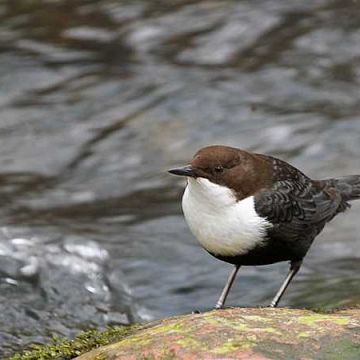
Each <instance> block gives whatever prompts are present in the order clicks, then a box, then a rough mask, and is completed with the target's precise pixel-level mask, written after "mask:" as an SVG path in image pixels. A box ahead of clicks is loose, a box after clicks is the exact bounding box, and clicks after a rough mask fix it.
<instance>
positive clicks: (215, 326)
mask: <svg viewBox="0 0 360 360" xmlns="http://www.w3.org/2000/svg"><path fill="white" fill-rule="evenodd" d="M359 334H360V310H359V309H352V310H343V311H339V312H336V313H331V314H328V313H327V314H324V313H317V312H313V311H309V310H295V309H294V310H293V309H287V308H282V309H270V308H257V309H254V308H237V309H227V310H221V311H211V312H207V313H203V314H196V315H185V316H178V317H172V318H168V319H165V320H162V321H161V322H157V323H154V324H150V325H149V326H146V327H144V328H142V329H140V330H138V331H136V332H134V333H132V334H130V335H129V336H127V337H125V338H123V339H121V340H120V341H119V342H117V343H114V344H112V345H108V346H105V347H101V348H99V349H96V350H93V351H91V352H89V353H86V354H83V355H81V356H79V357H77V359H78V360H95V359H103V360H106V359H112V360H115V359H134V360H135V359H145V358H146V359H173V358H174V359H188V360H189V359H205V358H206V359H225V358H226V359H253V360H266V359H279V360H280V359H314V358H316V359H320V358H321V359H340V358H341V359H349V360H350V359H359V358H360V339H359Z"/></svg>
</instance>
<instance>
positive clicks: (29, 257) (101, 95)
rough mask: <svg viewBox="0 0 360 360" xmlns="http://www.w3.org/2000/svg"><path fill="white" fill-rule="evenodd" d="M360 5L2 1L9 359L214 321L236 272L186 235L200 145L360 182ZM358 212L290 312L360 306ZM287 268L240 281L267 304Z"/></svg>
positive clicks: (291, 295) (0, 300)
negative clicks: (34, 349)
mask: <svg viewBox="0 0 360 360" xmlns="http://www.w3.org/2000/svg"><path fill="white" fill-rule="evenodd" d="M359 114H360V2H358V1H351V0H349V1H346V0H341V1H340V0H338V1H330V0H319V1H306V0H305V1H301V2H289V1H285V0H277V1H275V0H272V1H270V0H266V1H265V0H251V1H250V0H248V1H230V0H223V1H212V0H205V1H191V0H176V1H165V0H159V1H144V0H142V1H136V0H134V1H125V0H124V1H115V0H101V1H100V0H98V1H95V0H78V1H73V0H58V1H56V0H33V1H30V0H28V1H24V0H3V1H1V2H0V194H1V200H2V201H1V208H0V215H1V232H0V344H1V346H0V348H1V350H0V356H1V355H2V356H5V355H6V354H10V353H11V352H12V351H15V350H19V349H21V348H23V347H26V346H27V345H28V344H29V343H33V342H37V343H43V342H47V341H49V338H50V337H51V334H57V335H58V336H72V335H73V334H75V333H76V332H78V331H79V330H81V329H88V328H92V327H99V328H101V327H104V326H106V325H107V324H119V323H128V322H131V321H137V320H148V319H155V318H161V317H165V316H169V315H172V314H178V313H188V312H190V311H191V310H193V309H194V308H198V309H200V310H205V309H209V308H210V307H211V306H212V305H213V304H214V303H215V301H216V298H217V296H218V295H219V293H220V291H221V288H222V286H223V284H224V281H225V278H226V276H227V273H228V271H229V270H230V267H229V265H227V264H225V263H221V262H219V261H217V260H216V259H213V258H211V257H210V256H209V255H208V254H207V253H206V252H204V251H203V250H202V249H201V248H200V247H199V245H198V244H197V243H196V241H195V240H194V239H193V237H192V235H191V234H190V232H189V230H188V228H187V226H186V224H185V222H184V219H183V216H182V213H181V207H180V198H181V193H182V189H183V187H184V181H183V179H178V178H176V177H172V176H170V175H168V174H167V173H166V170H167V169H168V168H171V167H173V166H176V165H181V164H184V163H186V162H187V161H188V160H189V159H190V157H191V155H192V153H193V152H194V151H196V150H197V149H198V148H200V147H201V146H203V145H206V144H213V143H218V144H219V143H221V144H228V145H234V146H238V147H242V148H246V149H249V150H252V151H258V152H267V153H270V154H272V155H275V156H280V157H282V158H283V159H285V160H287V161H290V162H292V163H293V164H294V165H296V166H298V167H300V168H301V169H302V170H304V171H305V172H306V173H307V174H309V175H310V176H312V177H314V178H322V177H330V176H335V175H342V174H348V173H349V174H350V173H360V162H359V154H360V115H359ZM359 216H360V203H359V204H356V203H354V205H353V208H352V210H351V211H349V212H348V214H347V215H340V216H339V217H338V218H337V219H336V220H335V221H333V222H332V223H331V224H329V225H328V226H327V228H326V230H325V231H324V233H323V234H322V235H321V236H320V237H319V238H318V239H317V241H316V243H315V244H314V246H313V247H312V249H311V251H310V253H309V254H308V257H307V259H306V261H305V264H304V266H303V268H302V271H301V272H300V274H299V275H298V276H297V278H296V281H294V283H293V284H292V285H291V287H290V288H289V291H288V293H287V294H286V296H285V298H284V300H283V302H282V305H288V306H300V307H305V306H328V307H332V306H337V305H351V304H354V303H358V302H359V301H360V277H359V269H360V268H359V259H360V235H359V234H360V222H359V220H358V219H359ZM286 271H287V264H276V265H272V266H266V267H249V268H244V269H242V270H241V271H240V274H239V277H238V280H237V282H236V284H235V287H234V289H233V291H232V293H231V295H230V298H229V305H239V306H249V305H251V306H255V305H266V304H268V302H269V301H270V299H271V297H272V296H273V295H274V293H275V292H276V290H277V288H278V287H279V285H280V283H281V281H282V279H283V278H284V276H285V273H286Z"/></svg>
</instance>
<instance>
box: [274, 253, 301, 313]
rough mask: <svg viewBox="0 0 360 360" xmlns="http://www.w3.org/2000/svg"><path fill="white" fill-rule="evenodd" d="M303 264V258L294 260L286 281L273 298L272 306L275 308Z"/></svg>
mask: <svg viewBox="0 0 360 360" xmlns="http://www.w3.org/2000/svg"><path fill="white" fill-rule="evenodd" d="M301 264H302V260H299V261H292V262H291V265H290V271H289V273H288V275H287V277H286V279H285V281H284V282H283V284H282V285H281V287H280V289H279V291H278V292H277V294H276V295H275V297H274V298H273V300H272V301H271V303H270V307H272V308H274V307H277V305H278V303H279V301H280V299H281V297H282V296H283V295H284V292H285V290H286V288H287V287H288V286H289V284H290V282H291V280H292V278H293V277H294V276H295V275H296V273H297V272H298V271H299V269H300V267H301Z"/></svg>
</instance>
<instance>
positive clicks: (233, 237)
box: [182, 178, 272, 256]
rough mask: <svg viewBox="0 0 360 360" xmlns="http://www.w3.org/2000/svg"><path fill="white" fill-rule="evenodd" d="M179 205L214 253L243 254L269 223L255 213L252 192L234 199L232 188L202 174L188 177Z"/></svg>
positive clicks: (197, 234)
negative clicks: (247, 195) (215, 182)
mask: <svg viewBox="0 0 360 360" xmlns="http://www.w3.org/2000/svg"><path fill="white" fill-rule="evenodd" d="M182 207H183V211H184V215H185V219H186V222H187V224H188V225H189V228H190V230H191V232H192V233H193V234H194V236H195V237H196V238H197V239H198V241H199V242H200V244H201V245H202V246H203V247H204V248H205V249H206V250H207V251H209V252H211V253H213V254H214V255H220V256H235V255H242V254H246V253H247V252H248V251H249V250H251V249H253V248H254V247H255V246H256V245H259V244H261V243H262V242H263V240H264V235H265V232H266V229H267V228H269V227H271V226H272V225H271V223H270V222H268V221H267V220H266V219H265V218H262V217H260V216H259V215H258V214H257V213H256V211H255V204H254V197H253V196H249V197H247V198H245V199H243V200H240V201H237V200H236V197H235V195H234V193H233V192H232V190H230V189H229V188H227V187H225V186H221V185H217V184H214V183H212V182H211V181H209V180H207V179H205V178H196V179H193V178H188V186H187V187H186V189H185V192H184V195H183V199H182Z"/></svg>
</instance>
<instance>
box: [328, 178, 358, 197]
mask: <svg viewBox="0 0 360 360" xmlns="http://www.w3.org/2000/svg"><path fill="white" fill-rule="evenodd" d="M326 182H327V183H328V184H329V185H330V186H333V187H335V188H336V189H337V190H338V191H339V192H340V194H341V195H342V197H343V199H344V200H345V201H351V200H356V199H360V175H349V176H343V177H339V178H336V179H329V180H326Z"/></svg>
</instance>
